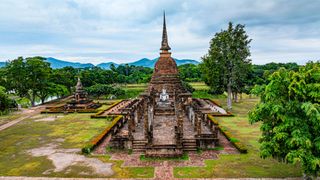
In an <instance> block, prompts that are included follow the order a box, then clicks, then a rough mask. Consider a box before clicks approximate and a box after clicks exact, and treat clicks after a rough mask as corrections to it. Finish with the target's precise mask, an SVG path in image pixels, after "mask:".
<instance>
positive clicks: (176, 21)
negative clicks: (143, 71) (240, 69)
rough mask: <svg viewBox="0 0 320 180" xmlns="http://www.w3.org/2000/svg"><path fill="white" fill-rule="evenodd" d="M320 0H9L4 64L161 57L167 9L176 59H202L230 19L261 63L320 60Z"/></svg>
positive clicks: (2, 35) (0, 46) (0, 5)
mask: <svg viewBox="0 0 320 180" xmlns="http://www.w3.org/2000/svg"><path fill="white" fill-rule="evenodd" d="M319 9H320V1H317V0H241V1H239V0H223V1H222V0H219V1H218V0H189V1H188V0H184V1H180V0H176V1H173V0H104V1H103V0H54V1H52V0H27V1H26V0H1V1H0V61H5V60H8V59H13V58H16V57H17V56H35V55H40V56H44V57H55V58H58V59H63V60H68V61H74V62H86V63H93V64H98V63H100V62H108V61H113V62H117V63H123V62H130V61H134V60H137V59H140V58H144V57H146V58H150V59H153V58H155V57H157V56H158V53H159V48H160V41H161V30H162V12H163V10H166V14H167V29H168V36H169V44H170V46H171V48H172V53H173V56H174V57H176V58H188V59H195V60H200V58H201V57H202V56H203V55H204V54H206V53H207V50H208V47H209V41H210V39H211V38H212V37H213V36H214V34H215V33H216V32H219V31H220V30H221V29H225V28H226V27H227V24H228V22H229V21H232V22H234V23H241V24H245V25H246V31H247V33H248V34H249V37H250V38H252V39H253V40H252V43H251V53H252V56H251V59H252V60H253V63H255V64H263V63H267V62H271V61H275V62H288V61H294V62H297V63H299V64H304V63H305V62H306V61H308V60H319V59H320V13H319Z"/></svg>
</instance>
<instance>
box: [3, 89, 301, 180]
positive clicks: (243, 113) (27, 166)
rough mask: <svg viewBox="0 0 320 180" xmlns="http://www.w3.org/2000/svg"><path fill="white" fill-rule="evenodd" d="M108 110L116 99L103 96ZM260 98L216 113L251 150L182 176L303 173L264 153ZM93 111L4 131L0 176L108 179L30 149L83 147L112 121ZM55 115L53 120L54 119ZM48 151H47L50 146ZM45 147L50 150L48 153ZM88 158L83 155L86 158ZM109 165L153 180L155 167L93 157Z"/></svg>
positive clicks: (178, 171)
mask: <svg viewBox="0 0 320 180" xmlns="http://www.w3.org/2000/svg"><path fill="white" fill-rule="evenodd" d="M191 85H192V86H193V87H194V88H195V89H196V91H195V92H194V93H193V96H194V97H202V98H211V99H215V100H216V101H218V102H220V103H221V104H222V105H223V106H225V104H226V99H225V98H226V97H225V95H220V96H212V95H210V94H208V93H207V90H208V87H207V86H206V85H205V84H204V83H191ZM146 87H147V84H132V85H126V86H122V88H124V89H125V90H126V91H129V92H131V94H130V97H135V96H136V95H137V94H139V93H138V92H142V91H144V89H145V88H146ZM99 101H101V102H103V103H106V105H103V106H102V107H101V108H100V110H101V109H105V108H108V107H109V105H111V104H112V103H113V102H114V101H115V100H113V101H108V100H99ZM258 101H259V99H258V98H253V99H251V98H248V97H245V99H243V100H242V101H241V102H240V103H235V104H233V110H232V112H233V113H234V114H235V116H234V117H219V118H218V117H216V119H217V120H218V121H219V123H220V125H221V126H223V127H225V128H226V129H227V130H228V131H230V132H231V133H232V134H234V135H235V137H236V138H237V139H239V140H240V141H241V142H242V143H244V144H245V145H246V146H247V148H248V154H241V155H240V154H235V155H219V158H218V159H216V160H206V161H205V164H206V166H205V167H174V169H173V173H174V176H175V177H177V178H215V177H228V178H234V177H301V175H302V172H301V169H300V167H299V166H293V165H288V164H284V163H279V162H277V161H276V160H273V159H261V158H260V157H259V143H258V139H259V136H260V131H259V124H255V125H250V124H249V123H248V117H247V112H248V111H249V110H250V109H252V108H253V106H254V105H255V104H256V103H257V102H258ZM91 115H92V114H80V113H79V114H78V113H74V114H68V115H64V114H50V115H46V114H41V115H36V116H33V117H32V118H29V119H26V120H23V121H22V122H20V123H18V124H16V125H14V126H12V127H10V128H8V129H5V130H3V131H1V132H0V176H49V177H106V176H101V175H97V174H94V173H93V170H92V168H90V167H87V166H84V165H82V164H73V165H71V166H70V167H69V168H66V169H64V170H62V171H57V172H55V171H53V170H52V169H54V168H55V165H54V164H53V161H52V160H50V159H48V158H47V157H46V156H36V157H35V156H33V155H32V154H30V150H33V149H37V148H40V149H41V148H48V147H50V146H52V145H54V147H55V148H56V149H59V150H61V151H62V152H63V151H69V150H72V149H76V150H79V149H80V148H82V147H83V145H84V144H85V143H86V142H88V141H89V140H90V139H91V138H92V137H93V136H95V135H96V134H98V133H100V132H101V131H102V130H103V129H104V128H106V127H107V126H108V125H109V124H110V121H108V120H107V119H91V118H90V116H91ZM18 117H19V115H17V114H11V115H5V116H0V124H1V123H5V122H8V121H10V120H12V119H15V118H18ZM52 119H54V120H52ZM46 151H48V150H46ZM46 151H45V152H46ZM83 157H84V156H83ZM86 158H92V159H99V160H101V161H102V162H105V163H112V164H113V165H112V170H113V171H114V172H115V174H113V175H112V176H107V177H114V178H147V177H149V178H151V177H153V176H154V170H155V169H154V167H151V166H150V167H121V164H122V163H123V161H118V160H117V161H114V160H110V157H109V156H88V157H86Z"/></svg>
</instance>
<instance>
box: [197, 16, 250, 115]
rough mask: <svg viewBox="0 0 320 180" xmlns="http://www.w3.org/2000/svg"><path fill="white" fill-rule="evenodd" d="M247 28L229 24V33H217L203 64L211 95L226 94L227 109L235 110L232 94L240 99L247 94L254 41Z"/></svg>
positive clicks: (224, 31) (227, 31)
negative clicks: (246, 87)
mask: <svg viewBox="0 0 320 180" xmlns="http://www.w3.org/2000/svg"><path fill="white" fill-rule="evenodd" d="M244 27H245V26H244V25H241V24H238V25H236V26H233V24H232V23H231V22H230V23H229V27H228V29H227V30H223V31H221V32H219V33H216V34H215V37H214V38H213V39H212V40H211V42H210V48H209V51H208V54H207V55H205V56H204V57H203V58H202V60H203V62H202V63H201V65H200V66H201V70H202V72H203V74H204V80H205V83H206V84H208V85H209V86H210V88H211V90H210V91H211V92H213V93H216V94H222V93H223V92H224V91H227V93H228V98H227V101H228V103H227V104H228V109H231V108H232V97H231V96H232V93H233V94H234V95H235V96H237V94H238V93H241V92H243V91H244V90H243V89H244V87H245V85H246V83H247V78H248V74H249V70H250V65H251V60H250V59H248V57H249V56H250V50H249V47H250V46H249V44H250V42H251V39H249V37H248V35H247V34H246V31H245V30H244Z"/></svg>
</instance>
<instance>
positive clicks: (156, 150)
mask: <svg viewBox="0 0 320 180" xmlns="http://www.w3.org/2000/svg"><path fill="white" fill-rule="evenodd" d="M182 155H183V151H182V148H181V147H180V148H178V147H177V146H176V145H175V144H162V145H153V146H152V147H150V148H148V149H146V152H145V156H146V157H162V158H165V157H180V156H182Z"/></svg>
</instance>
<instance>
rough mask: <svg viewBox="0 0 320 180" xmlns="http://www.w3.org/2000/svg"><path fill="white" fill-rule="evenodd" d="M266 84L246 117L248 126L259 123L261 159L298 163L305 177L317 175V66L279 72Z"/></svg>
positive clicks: (319, 134)
mask: <svg viewBox="0 0 320 180" xmlns="http://www.w3.org/2000/svg"><path fill="white" fill-rule="evenodd" d="M268 80H269V83H268V84H267V85H266V87H265V88H264V90H263V92H262V93H261V102H260V103H259V104H258V105H257V106H256V107H255V108H254V109H253V110H252V111H251V112H250V114H249V118H250V122H251V123H255V122H259V121H261V122H262V125H261V131H262V137H261V139H260V142H261V148H260V149H261V156H262V157H263V158H266V157H275V158H277V159H279V160H281V161H282V160H284V161H286V162H288V163H294V164H295V163H301V164H302V167H303V170H304V172H305V173H306V174H309V175H319V171H320V138H319V137H320V123H319V122H320V105H319V103H320V91H319V89H320V63H319V62H316V63H313V62H309V63H307V64H306V66H304V67H300V68H299V70H298V71H293V70H286V69H285V68H280V69H279V70H278V71H276V72H274V73H273V74H272V75H271V76H270V77H269V79H268Z"/></svg>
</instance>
